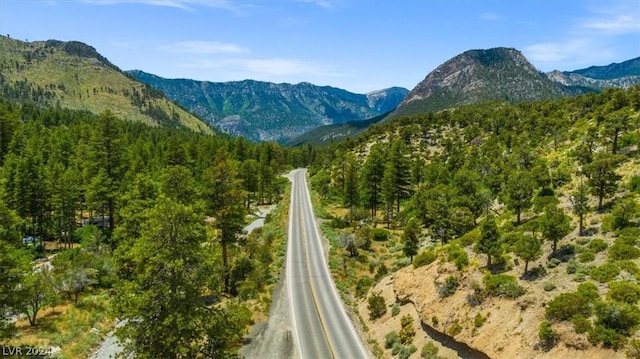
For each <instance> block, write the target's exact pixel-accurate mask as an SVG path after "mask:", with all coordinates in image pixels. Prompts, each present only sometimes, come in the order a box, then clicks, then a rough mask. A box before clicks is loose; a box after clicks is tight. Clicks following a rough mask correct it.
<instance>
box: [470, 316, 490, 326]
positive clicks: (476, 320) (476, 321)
mask: <svg viewBox="0 0 640 359" xmlns="http://www.w3.org/2000/svg"><path fill="white" fill-rule="evenodd" d="M486 321H487V318H485V317H483V316H482V314H480V313H478V314H476V316H475V318H473V325H474V326H475V327H476V328H480V327H481V326H483V325H484V322H486Z"/></svg>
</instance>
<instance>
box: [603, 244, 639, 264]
mask: <svg viewBox="0 0 640 359" xmlns="http://www.w3.org/2000/svg"><path fill="white" fill-rule="evenodd" d="M638 257H640V249H638V248H636V247H635V246H633V245H630V244H625V243H623V242H622V241H620V240H617V241H616V242H615V243H614V244H613V246H611V248H609V258H610V259H612V260H622V259H636V258H638Z"/></svg>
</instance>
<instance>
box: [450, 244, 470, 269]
mask: <svg viewBox="0 0 640 359" xmlns="http://www.w3.org/2000/svg"><path fill="white" fill-rule="evenodd" d="M448 252H449V254H448V256H447V260H448V261H449V262H453V263H454V264H455V265H456V267H457V268H458V270H462V269H464V268H465V267H466V266H468V265H469V256H468V255H467V251H465V250H464V249H463V248H460V247H459V246H457V245H451V246H449V248H448Z"/></svg>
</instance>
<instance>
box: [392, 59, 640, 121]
mask: <svg viewBox="0 0 640 359" xmlns="http://www.w3.org/2000/svg"><path fill="white" fill-rule="evenodd" d="M639 75H640V58H636V59H633V60H629V61H625V62H623V63H621V64H611V65H608V66H593V67H590V68H587V69H583V70H575V71H564V72H560V71H552V72H549V73H547V74H545V73H542V72H540V71H538V70H537V69H536V68H535V67H534V66H533V65H532V64H531V63H530V62H529V61H528V60H527V58H526V57H525V56H524V55H522V53H521V52H520V51H518V50H516V49H513V48H505V47H498V48H492V49H487V50H469V51H466V52H464V53H462V54H460V55H457V56H455V57H453V58H451V59H450V60H448V61H446V62H445V63H443V64H442V65H440V66H438V67H437V68H436V69H435V70H433V71H432V72H430V73H429V74H428V75H427V77H426V78H425V79H424V80H423V81H421V82H420V83H419V84H418V85H417V86H416V87H415V88H413V90H411V92H409V94H408V95H407V97H406V98H405V99H404V100H403V101H402V103H401V104H400V105H399V106H398V109H397V110H396V111H394V112H393V113H392V114H391V115H390V118H394V117H402V116H407V115H411V114H415V113H421V112H428V111H431V112H435V111H439V110H443V109H446V108H451V107H455V106H459V105H466V104H472V103H478V102H482V101H489V100H492V101H495V100H499V101H505V102H510V103H516V102H520V101H535V100H543V99H554V98H559V97H566V96H571V95H575V94H580V93H585V92H600V91H602V90H603V89H605V88H610V87H618V88H627V87H629V86H631V85H633V84H635V83H638V82H640V76H639Z"/></svg>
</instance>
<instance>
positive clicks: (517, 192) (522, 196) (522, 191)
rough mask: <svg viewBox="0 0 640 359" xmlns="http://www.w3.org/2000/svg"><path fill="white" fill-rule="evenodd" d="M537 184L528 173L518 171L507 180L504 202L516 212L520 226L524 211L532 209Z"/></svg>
mask: <svg viewBox="0 0 640 359" xmlns="http://www.w3.org/2000/svg"><path fill="white" fill-rule="evenodd" d="M534 186H535V182H534V181H533V178H532V177H531V175H530V174H529V172H526V171H520V170H516V171H515V172H513V173H512V174H511V175H510V176H509V178H508V179H507V183H506V187H505V190H504V194H503V201H504V203H505V204H506V205H507V208H509V209H512V210H514V211H516V222H517V223H518V224H520V222H521V216H522V211H524V210H526V209H529V208H531V205H532V203H531V198H532V197H533V191H534Z"/></svg>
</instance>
